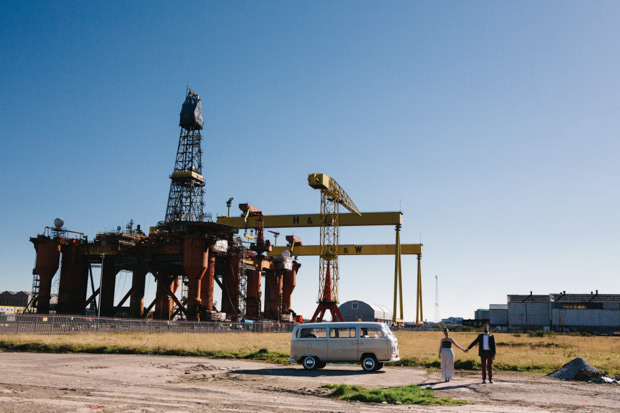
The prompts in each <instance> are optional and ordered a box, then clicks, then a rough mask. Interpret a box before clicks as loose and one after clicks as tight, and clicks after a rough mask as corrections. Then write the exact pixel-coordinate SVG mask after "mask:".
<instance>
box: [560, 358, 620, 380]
mask: <svg viewBox="0 0 620 413" xmlns="http://www.w3.org/2000/svg"><path fill="white" fill-rule="evenodd" d="M549 377H551V378H554V379H559V380H578V381H587V382H588V383H600V384H602V383H609V384H620V383H619V382H618V380H615V379H614V378H612V377H609V376H607V375H606V374H605V373H604V372H602V371H600V370H599V369H597V368H596V367H594V366H592V365H591V364H588V363H587V362H586V361H585V360H584V359H582V358H581V357H578V358H576V359H574V360H572V361H570V362H568V363H566V364H565V365H563V366H562V368H561V369H559V370H557V371H555V372H553V373H551V374H550V375H549Z"/></svg>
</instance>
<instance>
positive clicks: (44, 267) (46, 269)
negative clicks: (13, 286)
mask: <svg viewBox="0 0 620 413" xmlns="http://www.w3.org/2000/svg"><path fill="white" fill-rule="evenodd" d="M30 241H31V242H32V243H33V244H34V249H35V250H36V251H37V260H36V263H35V269H36V271H37V274H39V298H38V305H37V313H40V314H48V313H49V312H50V297H51V293H52V291H51V290H52V278H54V274H56V271H58V261H59V259H60V245H58V241H56V240H52V239H49V238H47V237H44V236H39V237H37V238H30Z"/></svg>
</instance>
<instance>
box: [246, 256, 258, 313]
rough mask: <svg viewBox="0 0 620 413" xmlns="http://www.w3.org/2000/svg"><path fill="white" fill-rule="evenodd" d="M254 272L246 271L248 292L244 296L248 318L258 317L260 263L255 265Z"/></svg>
mask: <svg viewBox="0 0 620 413" xmlns="http://www.w3.org/2000/svg"><path fill="white" fill-rule="evenodd" d="M257 264H259V265H256V270H246V274H247V276H248V291H247V296H246V307H245V310H246V315H247V316H248V317H260V304H261V303H260V296H261V288H260V287H261V285H260V284H261V283H260V281H261V279H260V274H261V272H260V268H261V266H260V263H257Z"/></svg>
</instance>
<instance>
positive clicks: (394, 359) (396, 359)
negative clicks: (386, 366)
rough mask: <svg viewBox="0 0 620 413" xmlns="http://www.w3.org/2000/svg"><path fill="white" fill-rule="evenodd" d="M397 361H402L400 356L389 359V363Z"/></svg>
mask: <svg viewBox="0 0 620 413" xmlns="http://www.w3.org/2000/svg"><path fill="white" fill-rule="evenodd" d="M395 361H400V357H399V356H396V357H392V358H391V359H390V361H388V363H393V362H395Z"/></svg>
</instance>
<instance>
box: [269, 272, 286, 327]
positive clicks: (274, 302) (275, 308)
mask: <svg viewBox="0 0 620 413" xmlns="http://www.w3.org/2000/svg"><path fill="white" fill-rule="evenodd" d="M283 272H284V270H282V269H277V270H275V271H266V272H265V316H266V317H267V318H269V319H272V320H277V319H279V318H280V314H281V312H282V275H283Z"/></svg>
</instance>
